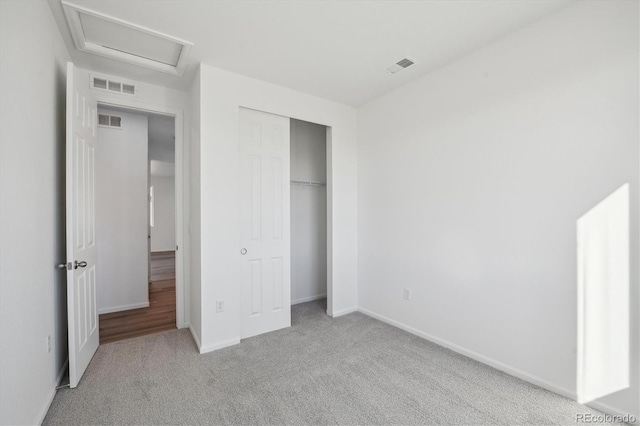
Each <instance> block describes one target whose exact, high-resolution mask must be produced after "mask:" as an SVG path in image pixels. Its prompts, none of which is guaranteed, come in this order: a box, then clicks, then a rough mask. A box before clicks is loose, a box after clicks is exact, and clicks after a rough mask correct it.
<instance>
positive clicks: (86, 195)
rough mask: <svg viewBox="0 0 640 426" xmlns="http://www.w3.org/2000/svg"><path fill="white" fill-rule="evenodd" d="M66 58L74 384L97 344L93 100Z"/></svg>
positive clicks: (71, 372)
mask: <svg viewBox="0 0 640 426" xmlns="http://www.w3.org/2000/svg"><path fill="white" fill-rule="evenodd" d="M85 80H87V79H86V78H81V77H80V75H79V73H77V72H76V69H75V66H74V65H73V64H72V63H71V62H69V63H68V64H67V309H68V316H69V381H70V386H71V387H72V388H75V387H76V386H77V385H78V382H79V381H80V378H81V377H82V374H83V373H84V371H85V370H86V368H87V366H88V365H89V361H91V358H92V357H93V354H94V353H95V352H96V350H97V349H98V344H99V337H98V311H97V309H96V232H95V230H96V221H95V216H96V215H95V200H96V198H95V152H96V141H97V134H96V119H97V109H98V105H97V101H96V98H95V97H94V96H92V94H91V92H90V89H89V81H88V80H87V81H85Z"/></svg>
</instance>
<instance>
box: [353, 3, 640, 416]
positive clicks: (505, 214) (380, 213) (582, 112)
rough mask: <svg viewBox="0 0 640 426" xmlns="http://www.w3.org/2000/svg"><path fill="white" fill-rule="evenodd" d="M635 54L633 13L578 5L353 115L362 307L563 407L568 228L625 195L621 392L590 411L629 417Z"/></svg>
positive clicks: (570, 376)
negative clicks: (613, 196)
mask: <svg viewBox="0 0 640 426" xmlns="http://www.w3.org/2000/svg"><path fill="white" fill-rule="evenodd" d="M638 47H639V46H638V3H637V2H616V1H607V2H601V1H591V2H578V3H577V4H575V5H572V6H570V7H568V8H566V9H563V10H561V11H560V12H558V13H556V14H554V15H551V16H549V17H547V18H545V19H543V20H540V21H538V22H536V23H535V24H533V25H531V26H529V27H527V28H524V29H522V30H520V31H518V32H516V33H514V34H512V35H510V36H508V37H506V38H504V39H502V40H500V41H499V42H496V43H494V44H492V45H490V46H487V47H485V48H483V49H481V50H479V51H477V52H475V53H473V54H471V55H469V56H467V57H465V58H463V59H460V60H457V61H455V62H453V63H451V64H449V65H447V66H445V67H443V68H440V69H438V70H436V71H434V72H432V73H430V74H428V75H427V76H425V77H423V78H421V79H419V80H417V81H415V82H413V83H410V84H408V85H406V86H404V87H402V88H400V89H398V90H396V91H394V92H392V93H390V94H388V95H386V96H384V97H382V98H379V99H377V100H375V101H373V102H371V103H369V104H367V105H365V106H363V107H361V108H360V109H359V110H358V114H359V147H358V170H359V174H358V185H359V186H358V188H359V193H358V195H359V202H358V212H359V216H358V219H359V221H358V226H359V234H358V235H359V240H358V241H359V253H358V255H359V268H358V274H359V280H360V281H359V301H360V306H361V308H362V309H363V310H364V311H365V312H369V313H372V314H374V315H376V316H378V317H379V318H383V319H386V320H388V321H395V322H396V324H398V325H402V326H404V327H405V328H411V329H412V330H413V331H414V332H416V333H421V334H422V335H425V336H430V337H431V338H432V339H434V340H436V341H439V342H441V343H444V344H446V345H448V346H450V347H454V348H455V349H456V350H460V351H463V352H465V353H467V354H470V355H471V356H474V357H476V358H478V359H482V360H484V361H486V362H489V363H493V365H496V366H498V367H499V368H503V369H506V370H508V371H510V372H511V373H513V374H517V375H520V376H521V377H526V378H527V379H528V380H532V381H534V382H537V383H538V384H541V385H543V386H545V387H548V388H551V389H553V390H556V391H559V392H561V393H564V394H566V395H571V396H575V390H576V339H577V335H576V333H577V330H576V324H577V319H576V317H577V314H576V305H577V300H576V287H577V284H576V282H577V278H576V221H577V220H578V218H580V217H581V216H582V215H583V214H584V213H585V212H587V211H589V210H590V209H591V208H592V207H593V206H595V205H596V204H597V203H598V202H600V201H601V200H603V199H604V198H605V197H607V196H608V195H609V194H610V193H612V192H613V191H614V190H615V189H617V188H619V187H620V186H621V185H622V184H624V183H626V182H629V183H630V184H631V191H632V200H631V209H632V211H631V213H632V216H631V217H632V218H634V220H633V223H632V230H631V231H632V235H631V237H632V247H631V249H632V250H631V253H632V259H633V260H634V261H633V262H632V271H631V279H632V286H633V289H632V292H631V296H632V299H631V305H632V309H633V311H632V324H631V326H632V327H631V330H632V336H633V343H632V350H631V353H632V374H633V376H632V385H631V388H630V389H627V390H625V391H621V392H618V393H616V394H615V395H612V396H610V397H608V398H603V399H601V400H600V401H598V402H599V403H600V404H604V405H600V406H599V407H600V408H606V409H607V410H608V411H619V412H624V413H626V412H630V413H632V414H635V415H636V416H638V414H639V411H640V407H639V404H640V391H639V387H640V383H639V379H640V373H639V371H638V369H639V367H640V358H639V347H638V344H639V343H638V340H639V339H638V336H639V335H640V328H639V322H640V321H639V315H640V314H639V306H640V304H639V303H638V302H639V300H640V296H639V288H638V287H639V285H638V284H639V277H638V275H639V271H638V264H639V263H638V256H639V238H638V236H639V235H638V233H639V229H638V223H639V221H638V198H639V197H638V191H639V186H638V183H639V182H638V178H639V171H640V169H639V155H640V151H639V143H638V140H639V113H640V110H639V105H638V88H639V87H638V77H639V68H638V67H639V53H638V52H639V49H638ZM405 287H407V288H410V289H411V290H412V300H411V301H405V300H403V288H405Z"/></svg>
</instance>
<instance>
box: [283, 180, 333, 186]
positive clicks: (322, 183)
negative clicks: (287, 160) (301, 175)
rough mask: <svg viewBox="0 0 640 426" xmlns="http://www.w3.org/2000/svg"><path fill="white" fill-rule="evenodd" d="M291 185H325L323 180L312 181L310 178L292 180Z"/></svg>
mask: <svg viewBox="0 0 640 426" xmlns="http://www.w3.org/2000/svg"><path fill="white" fill-rule="evenodd" d="M291 185H301V186H325V183H324V182H314V181H310V180H292V181H291Z"/></svg>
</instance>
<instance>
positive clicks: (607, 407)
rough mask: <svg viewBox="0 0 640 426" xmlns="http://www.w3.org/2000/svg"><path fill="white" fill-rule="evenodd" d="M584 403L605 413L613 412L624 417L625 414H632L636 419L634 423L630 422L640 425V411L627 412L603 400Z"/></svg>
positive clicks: (612, 413) (614, 414)
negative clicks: (604, 402)
mask: <svg viewBox="0 0 640 426" xmlns="http://www.w3.org/2000/svg"><path fill="white" fill-rule="evenodd" d="M584 405H586V406H587V407H591V408H594V409H596V410H598V411H602V412H603V413H606V414H611V415H613V416H621V417H624V416H628V415H632V416H634V417H635V419H636V421H635V422H634V423H629V424H632V425H640V413H635V414H634V413H629V412H626V411H622V410H620V409H618V408H616V407H612V406H611V405H609V404H603V403H602V402H597V401H593V402H587V403H586V404H584Z"/></svg>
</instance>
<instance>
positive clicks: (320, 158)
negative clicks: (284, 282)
mask: <svg viewBox="0 0 640 426" xmlns="http://www.w3.org/2000/svg"><path fill="white" fill-rule="evenodd" d="M326 154H327V128H326V127H325V126H321V125H319V124H314V123H308V122H306V121H300V120H294V119H291V304H292V305H295V304H297V303H304V302H308V301H311V300H316V299H321V298H324V297H326V295H327V187H326V182H327V155H326Z"/></svg>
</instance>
